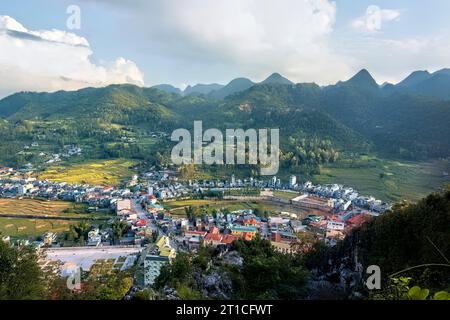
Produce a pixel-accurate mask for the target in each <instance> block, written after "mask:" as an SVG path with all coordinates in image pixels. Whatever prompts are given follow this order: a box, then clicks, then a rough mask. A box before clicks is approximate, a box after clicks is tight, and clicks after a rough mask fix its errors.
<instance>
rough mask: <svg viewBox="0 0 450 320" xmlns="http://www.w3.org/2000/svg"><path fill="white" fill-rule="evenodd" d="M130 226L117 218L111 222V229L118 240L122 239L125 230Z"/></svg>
mask: <svg viewBox="0 0 450 320" xmlns="http://www.w3.org/2000/svg"><path fill="white" fill-rule="evenodd" d="M128 228H129V226H128V224H127V223H126V222H125V221H122V220H119V219H115V220H114V221H113V223H112V224H111V229H112V231H113V239H114V241H117V240H118V239H120V238H121V237H122V236H123V235H124V234H125V232H126V231H127V230H128Z"/></svg>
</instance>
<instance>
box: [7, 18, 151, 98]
mask: <svg viewBox="0 0 450 320" xmlns="http://www.w3.org/2000/svg"><path fill="white" fill-rule="evenodd" d="M0 48H1V54H0V96H2V95H5V94H9V93H12V92H15V91H22V90H25V91H35V90H44V91H54V90H60V89H66V90H74V89H79V88H81V87H86V86H103V85H107V84H112V83H134V84H138V85H143V84H144V76H143V73H142V72H141V71H140V70H139V68H138V67H137V66H136V64H135V63H134V62H133V61H130V60H126V59H124V58H118V59H117V60H115V61H113V62H101V63H98V64H95V63H93V62H92V61H91V60H90V57H91V55H92V50H91V48H90V46H89V43H88V41H87V40H86V39H85V38H83V37H80V36H77V35H76V34H73V33H68V32H65V31H62V30H56V29H52V30H35V31H33V30H28V29H26V28H25V27H24V26H23V25H22V24H21V23H19V22H18V21H16V20H15V19H13V18H11V17H9V16H0Z"/></svg>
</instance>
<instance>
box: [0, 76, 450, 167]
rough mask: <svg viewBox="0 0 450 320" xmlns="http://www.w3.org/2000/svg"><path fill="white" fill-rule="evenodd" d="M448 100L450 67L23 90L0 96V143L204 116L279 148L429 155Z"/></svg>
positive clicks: (445, 132)
mask: <svg viewBox="0 0 450 320" xmlns="http://www.w3.org/2000/svg"><path fill="white" fill-rule="evenodd" d="M449 99H450V71H449V69H443V70H440V71H436V72H434V73H429V72H426V71H416V72H413V73H412V74H411V75H410V76H408V77H407V78H406V79H405V80H403V81H401V82H400V83H398V84H397V85H392V84H384V85H382V86H380V85H378V84H377V82H376V81H375V80H374V78H373V77H372V76H371V75H370V73H369V72H368V71H367V70H365V69H363V70H361V71H359V72H358V73H357V74H356V75H354V76H353V77H351V78H350V79H348V80H346V81H340V82H338V83H336V84H335V85H329V86H319V85H317V84H314V83H300V84H294V83H292V82H291V81H289V80H288V79H286V78H284V77H283V76H281V75H280V74H277V73H274V74H272V75H271V76H269V77H268V78H267V79H266V80H264V81H262V82H261V83H254V82H252V81H251V80H249V79H246V78H238V79H234V80H232V81H230V83H228V84H227V85H226V86H221V85H218V84H212V85H195V86H192V87H188V88H186V90H185V91H184V92H180V91H179V90H178V89H176V88H174V87H171V86H169V85H159V86H154V87H151V88H142V87H137V86H134V85H111V86H107V87H104V88H85V89H81V90H78V91H70V92H67V91H58V92H54V93H33V92H20V93H16V94H13V95H11V96H8V97H6V98H4V99H2V100H0V119H1V120H2V127H6V130H2V131H3V132H4V136H3V139H4V140H3V141H7V140H8V139H10V142H11V143H17V139H18V135H19V133H20V134H21V135H23V139H24V140H32V139H35V137H37V136H42V132H43V130H44V129H43V128H45V130H50V129H51V130H57V131H61V130H63V128H65V130H67V132H70V133H71V134H73V135H79V136H83V137H92V136H93V135H94V133H95V134H98V135H100V136H101V133H102V132H103V131H104V128H105V127H106V128H115V127H117V126H119V127H126V128H127V130H131V131H133V132H137V131H139V132H141V131H142V130H144V132H145V130H147V131H148V130H159V131H165V132H170V131H171V130H172V129H174V128H179V127H184V128H186V127H190V126H192V123H193V121H194V120H203V122H204V127H206V126H208V127H214V128H222V129H225V128H238V127H242V128H263V127H271V128H280V130H281V132H280V135H281V139H282V144H283V143H284V145H286V144H288V142H287V141H288V138H292V137H296V138H295V139H300V140H302V139H303V140H304V139H306V140H307V141H322V142H318V144H320V145H323V144H327V145H328V142H326V141H331V142H332V145H333V149H338V150H340V151H342V152H344V153H351V152H365V151H370V150H371V151H375V152H378V153H381V154H383V155H385V156H388V157H394V158H395V157H401V158H406V159H429V158H436V157H447V156H450V126H449V124H450V101H449ZM69 120H70V121H71V122H70V123H68V121H69ZM24 121H28V122H26V126H25V123H24ZM61 121H64V126H62V127H61ZM74 126H76V129H75V128H74ZM8 128H9V130H8ZM108 130H109V131H108V134H109V135H110V136H112V135H113V133H112V131H111V129H108ZM24 132H25V133H24ZM93 132H94V133H93ZM7 134H8V136H6V135H7ZM117 135H123V132H121V133H119V132H117ZM47 136H49V135H48V134H47ZM12 137H14V138H12ZM102 137H103V136H102ZM0 138H2V137H0ZM14 139H16V140H14ZM60 139H61V140H63V141H64V143H65V142H67V141H71V140H75V139H76V136H74V137H69V136H65V135H64V133H61V137H60ZM102 139H104V138H102ZM111 139H112V138H111ZM91 140H92V139H91ZM303 140H302V141H303ZM324 141H325V142H326V143H325V142H324ZM5 143H6V142H5ZM61 143H63V142H61ZM310 147H311V146H310ZM293 148H294V147H293ZM311 148H313V147H311ZM314 148H315V147H314ZM314 148H313V149H311V150H314ZM299 152H300V151H299ZM302 152H303V151H302Z"/></svg>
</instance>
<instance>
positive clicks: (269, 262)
mask: <svg viewBox="0 0 450 320" xmlns="http://www.w3.org/2000/svg"><path fill="white" fill-rule="evenodd" d="M234 247H235V250H237V251H238V252H239V254H240V255H241V256H242V258H243V259H244V265H243V268H242V270H239V269H235V270H234V271H233V272H232V279H233V286H234V288H235V293H234V294H235V298H237V299H283V300H286V299H301V298H302V297H304V294H305V292H306V290H305V286H306V282H307V275H308V273H307V271H306V269H305V268H304V267H303V266H302V264H301V262H300V260H299V258H298V257H297V256H292V255H287V254H282V253H280V252H278V251H275V250H274V248H273V247H272V245H271V244H270V241H267V240H263V239H261V238H259V237H256V238H255V239H253V240H252V241H244V240H238V241H236V242H235V244H234Z"/></svg>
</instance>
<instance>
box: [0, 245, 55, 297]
mask: <svg viewBox="0 0 450 320" xmlns="http://www.w3.org/2000/svg"><path fill="white" fill-rule="evenodd" d="M46 293H47V287H46V282H45V274H44V271H43V270H42V269H41V267H40V266H39V265H38V256H37V254H36V252H35V250H34V249H32V248H30V247H26V246H18V247H11V246H9V245H8V244H6V243H4V242H3V241H0V300H34V299H44V298H45V296H46Z"/></svg>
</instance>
